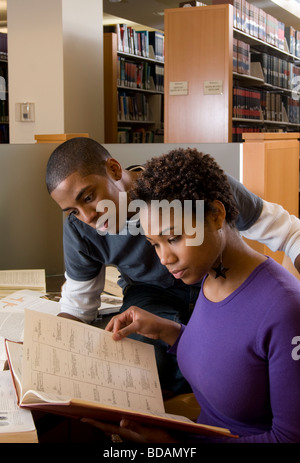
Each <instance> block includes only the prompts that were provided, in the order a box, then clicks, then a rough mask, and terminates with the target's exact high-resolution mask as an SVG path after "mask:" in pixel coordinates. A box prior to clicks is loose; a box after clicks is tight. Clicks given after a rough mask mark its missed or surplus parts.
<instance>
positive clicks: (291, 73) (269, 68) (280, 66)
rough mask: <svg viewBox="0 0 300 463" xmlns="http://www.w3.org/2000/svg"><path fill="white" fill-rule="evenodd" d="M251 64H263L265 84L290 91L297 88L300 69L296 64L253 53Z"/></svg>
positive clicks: (264, 54) (275, 57)
mask: <svg viewBox="0 0 300 463" xmlns="http://www.w3.org/2000/svg"><path fill="white" fill-rule="evenodd" d="M251 62H259V63H260V64H261V68H262V71H263V75H264V81H265V83H267V84H270V85H273V86H277V87H281V88H286V89H290V90H293V89H294V88H295V84H297V80H298V76H299V75H300V68H299V67H298V66H296V65H295V64H293V63H291V62H289V61H286V60H284V59H281V58H278V57H277V56H272V55H268V54H267V53H251Z"/></svg>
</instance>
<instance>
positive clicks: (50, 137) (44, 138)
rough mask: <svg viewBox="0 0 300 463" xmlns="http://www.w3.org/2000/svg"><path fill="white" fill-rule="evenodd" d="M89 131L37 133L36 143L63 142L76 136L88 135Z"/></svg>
mask: <svg viewBox="0 0 300 463" xmlns="http://www.w3.org/2000/svg"><path fill="white" fill-rule="evenodd" d="M88 136H89V134H88V133H58V134H45V135H35V136H34V139H35V140H36V143H63V142H64V141H66V140H70V139H71V138H76V137H87V138H88Z"/></svg>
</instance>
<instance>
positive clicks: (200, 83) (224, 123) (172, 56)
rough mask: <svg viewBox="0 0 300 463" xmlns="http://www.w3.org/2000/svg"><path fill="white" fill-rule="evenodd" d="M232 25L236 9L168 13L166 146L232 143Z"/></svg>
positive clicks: (166, 30) (207, 7)
mask: <svg viewBox="0 0 300 463" xmlns="http://www.w3.org/2000/svg"><path fill="white" fill-rule="evenodd" d="M232 24H233V10H232V5H215V6H203V7H202V6H201V7H194V8H176V9H167V10H166V11H165V143H227V142H230V141H231V118H232V47H233V33H232ZM178 85H179V89H180V85H181V86H182V87H183V88H187V92H186V94H179V93H177V94H176V92H175V94H174V87H175V89H176V86H177V88H178ZM170 86H171V88H170ZM172 88H173V91H172Z"/></svg>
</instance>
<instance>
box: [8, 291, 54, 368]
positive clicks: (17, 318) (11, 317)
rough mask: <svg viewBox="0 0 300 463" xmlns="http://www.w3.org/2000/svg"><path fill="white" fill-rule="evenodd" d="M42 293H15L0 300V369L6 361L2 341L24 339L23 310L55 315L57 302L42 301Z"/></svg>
mask: <svg viewBox="0 0 300 463" xmlns="http://www.w3.org/2000/svg"><path fill="white" fill-rule="evenodd" d="M43 295H44V293H40V292H37V291H31V290H20V291H16V292H14V293H12V294H10V295H9V296H6V297H5V298H3V299H1V300H0V369H1V370H3V367H4V364H5V361H6V351H5V347H4V339H9V340H10V341H16V342H22V341H23V339H24V310H25V309H30V310H35V311H40V312H45V313H51V314H53V315H57V314H58V313H59V312H60V304H59V303H58V302H54V301H49V300H47V299H44V298H43V297H41V296H43Z"/></svg>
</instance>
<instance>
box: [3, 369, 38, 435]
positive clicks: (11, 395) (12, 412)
mask: <svg viewBox="0 0 300 463" xmlns="http://www.w3.org/2000/svg"><path fill="white" fill-rule="evenodd" d="M37 442H38V436H37V432H36V427H35V424H34V421H33V418H32V414H31V411H30V410H24V409H22V408H20V407H18V404H17V399H16V393H15V390H14V386H13V382H12V377H11V373H10V371H8V370H6V371H0V443H3V444H4V443H5V444H9V443H15V444H17V443H18V444H25V443H37Z"/></svg>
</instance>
